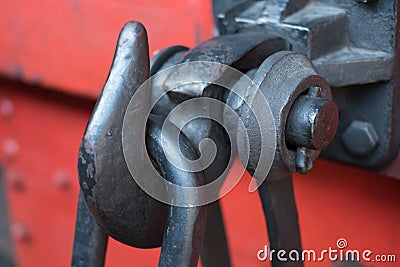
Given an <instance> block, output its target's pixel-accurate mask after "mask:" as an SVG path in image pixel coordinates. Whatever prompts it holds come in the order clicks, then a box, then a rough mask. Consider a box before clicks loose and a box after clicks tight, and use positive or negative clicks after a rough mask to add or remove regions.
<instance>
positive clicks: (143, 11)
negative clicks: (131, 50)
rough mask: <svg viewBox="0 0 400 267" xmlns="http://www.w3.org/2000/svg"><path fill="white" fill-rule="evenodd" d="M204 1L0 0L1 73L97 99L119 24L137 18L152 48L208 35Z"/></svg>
mask: <svg viewBox="0 0 400 267" xmlns="http://www.w3.org/2000/svg"><path fill="white" fill-rule="evenodd" d="M211 14H212V12H211V2H210V1H205V0H174V1H164V0H151V1H149V0H113V1H105V0H101V1H95V0H68V1H54V0H38V1H30V0H14V1H9V0H0V15H1V19H0V33H1V34H0V47H1V48H0V72H1V73H3V74H4V75H6V76H11V77H16V78H22V79H23V80H25V81H27V82H30V83H41V84H43V85H45V86H49V87H51V88H58V89H59V90H64V91H69V92H73V93H77V94H83V95H89V96H91V97H93V98H97V95H98V93H99V92H100V89H101V88H102V85H103V83H104V81H105V77H106V76H105V73H107V71H108V69H109V66H110V64H111V60H112V57H113V54H114V50H115V44H116V40H117V37H118V34H119V31H120V29H121V27H122V26H123V25H124V23H125V22H126V21H128V20H139V21H141V22H142V23H143V24H144V25H146V27H147V30H148V33H149V45H150V51H151V53H153V52H154V51H155V50H159V49H162V48H165V47H167V46H171V45H176V44H181V45H189V46H193V45H194V44H196V43H198V42H199V41H201V40H204V39H206V38H209V37H210V36H211V35H212V27H211V25H212V16H211Z"/></svg>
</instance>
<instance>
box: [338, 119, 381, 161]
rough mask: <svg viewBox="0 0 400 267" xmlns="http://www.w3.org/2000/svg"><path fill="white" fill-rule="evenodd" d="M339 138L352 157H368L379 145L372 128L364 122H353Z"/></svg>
mask: <svg viewBox="0 0 400 267" xmlns="http://www.w3.org/2000/svg"><path fill="white" fill-rule="evenodd" d="M341 138H342V142H343V145H344V146H345V148H346V150H347V151H349V153H351V154H352V155H354V156H368V155H370V154H371V153H372V152H373V151H374V150H375V149H376V148H377V147H378V145H379V136H378V134H377V133H376V131H375V128H374V126H373V125H372V124H371V123H369V122H365V121H353V122H352V123H351V124H350V125H349V126H348V127H347V129H346V130H345V131H344V132H343V134H342V136H341Z"/></svg>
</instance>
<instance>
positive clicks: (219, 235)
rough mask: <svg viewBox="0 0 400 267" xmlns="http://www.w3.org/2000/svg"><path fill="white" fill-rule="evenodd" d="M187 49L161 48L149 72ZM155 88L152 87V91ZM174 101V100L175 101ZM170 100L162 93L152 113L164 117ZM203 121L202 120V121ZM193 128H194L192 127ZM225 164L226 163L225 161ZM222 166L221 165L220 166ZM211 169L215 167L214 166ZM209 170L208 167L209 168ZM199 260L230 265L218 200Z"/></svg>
mask: <svg viewBox="0 0 400 267" xmlns="http://www.w3.org/2000/svg"><path fill="white" fill-rule="evenodd" d="M188 50H189V49H188V48H186V47H182V46H175V47H168V48H165V49H163V50H161V51H160V52H159V53H158V54H157V55H156V56H155V57H154V58H153V59H152V60H151V62H150V66H151V67H150V72H151V74H152V75H154V74H155V73H157V72H158V71H160V70H163V69H166V68H168V67H171V66H173V65H175V64H177V63H178V62H180V61H181V60H182V59H183V55H184V53H185V52H187V51H188ZM155 90H158V89H157V88H153V91H152V92H153V93H154V91H155ZM175 102H176V101H175ZM171 103H173V102H172V101H170V100H169V96H168V95H164V97H162V98H161V100H160V101H159V102H158V103H157V105H156V106H155V107H154V108H153V111H152V113H153V114H158V115H159V116H162V117H165V116H166V114H168V112H169V111H170V109H171V106H174V104H172V105H171ZM203 122H204V121H203ZM193 129H195V128H193ZM225 165H226V163H225ZM221 167H223V166H221ZM211 169H215V166H214V167H213V168H211ZM209 171H210V169H209ZM209 171H208V172H207V174H208V175H212V176H213V177H217V176H216V175H218V174H219V173H220V171H214V170H213V171H212V172H211V173H210V172H209ZM213 177H208V178H206V179H207V180H209V181H211V180H213V179H215V178H213ZM165 254H166V253H164V255H165ZM201 261H202V266H204V267H212V266H221V267H224V266H226V267H229V266H230V257H229V249H228V244H227V239H226V234H225V227H224V219H223V217H222V211H221V207H220V204H219V201H215V202H213V203H210V204H209V205H208V214H207V224H206V231H205V234H204V242H203V247H202V250H201Z"/></svg>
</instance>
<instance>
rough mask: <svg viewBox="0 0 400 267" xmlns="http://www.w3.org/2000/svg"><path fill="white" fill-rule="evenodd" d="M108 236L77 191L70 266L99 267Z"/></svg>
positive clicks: (103, 258)
mask: <svg viewBox="0 0 400 267" xmlns="http://www.w3.org/2000/svg"><path fill="white" fill-rule="evenodd" d="M107 241H108V236H107V234H106V233H105V232H104V230H103V229H101V227H100V226H99V225H98V224H97V223H96V221H95V220H94V218H93V217H92V215H91V214H90V213H89V210H88V209H87V207H86V204H85V201H84V199H83V196H82V193H79V200H78V212H77V215H76V224H75V236H74V247H73V250H72V261H71V266H73V267H101V266H103V265H104V261H105V258H106V250H107Z"/></svg>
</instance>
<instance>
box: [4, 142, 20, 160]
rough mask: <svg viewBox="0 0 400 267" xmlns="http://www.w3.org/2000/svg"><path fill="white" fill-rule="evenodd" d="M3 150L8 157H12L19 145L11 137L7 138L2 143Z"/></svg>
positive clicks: (16, 152)
mask: <svg viewBox="0 0 400 267" xmlns="http://www.w3.org/2000/svg"><path fill="white" fill-rule="evenodd" d="M3 150H4V154H5V155H6V156H7V157H9V158H13V157H15V156H16V155H17V154H18V150H19V145H18V142H17V141H15V140H14V139H12V138H8V139H6V140H5V141H4V143H3Z"/></svg>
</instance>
